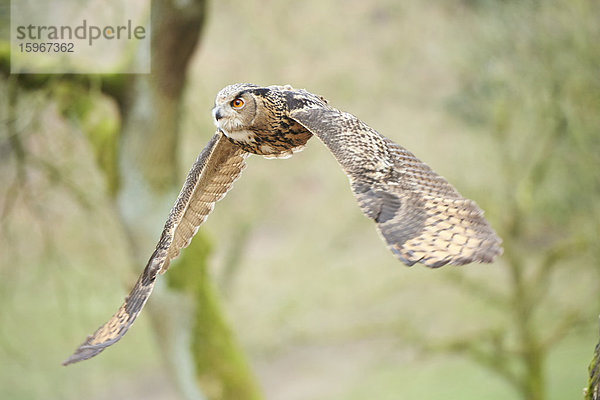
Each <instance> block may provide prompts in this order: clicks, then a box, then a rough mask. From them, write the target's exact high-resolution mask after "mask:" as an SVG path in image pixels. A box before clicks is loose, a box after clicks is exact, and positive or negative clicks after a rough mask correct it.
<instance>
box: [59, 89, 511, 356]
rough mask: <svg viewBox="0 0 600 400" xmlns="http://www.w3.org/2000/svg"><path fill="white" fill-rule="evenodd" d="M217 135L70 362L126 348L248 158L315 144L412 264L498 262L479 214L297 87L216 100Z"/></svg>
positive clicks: (230, 93) (395, 150)
mask: <svg viewBox="0 0 600 400" xmlns="http://www.w3.org/2000/svg"><path fill="white" fill-rule="evenodd" d="M213 117H214V120H215V125H216V126H217V133H216V134H215V135H214V136H213V138H212V139H211V140H210V142H209V143H208V145H207V146H206V147H205V148H204V150H203V151H202V153H200V155H199V156H198V160H196V162H195V163H194V165H193V166H192V168H191V170H190V172H189V174H188V176H187V178H186V181H185V184H184V186H183V188H182V189H181V193H180V194H179V197H178V198H177V201H176V202H175V205H174V206H173V209H172V210H171V213H170V214H169V218H168V219H167V222H166V224H165V228H164V230H163V233H162V235H161V238H160V241H159V242H158V245H157V246H156V250H155V251H154V253H153V254H152V256H151V257H150V260H149V261H148V264H147V265H146V268H145V269H144V271H143V272H142V275H141V276H140V278H139V279H138V281H137V282H136V284H135V286H134V287H133V289H132V291H131V293H130V294H129V296H127V298H126V299H125V303H124V304H123V305H122V306H121V308H119V310H118V311H117V312H116V313H115V314H114V315H113V317H112V318H111V319H110V320H109V321H108V322H107V323H106V324H104V325H103V326H101V327H100V328H99V329H98V330H97V331H96V332H95V333H94V334H93V335H91V336H89V337H88V338H87V339H86V341H85V342H84V343H83V344H82V345H81V346H80V347H79V348H78V349H77V350H76V351H75V353H74V354H73V355H72V356H71V357H70V358H69V359H67V360H66V361H65V362H64V364H65V365H66V364H70V363H74V362H77V361H81V360H85V359H88V358H90V357H93V356H95V355H96V354H98V353H100V352H101V351H102V350H104V349H105V348H106V347H108V346H110V345H112V344H113V343H115V342H116V341H118V340H119V339H120V338H121V337H122V336H123V335H124V334H125V332H126V331H127V330H128V329H129V327H130V326H131V324H132V323H133V321H134V320H135V318H136V317H137V315H138V314H139V312H140V310H141V309H142V307H143V306H144V304H145V303H146V301H147V299H148V297H149V296H150V293H151V292H152V288H153V286H154V282H155V279H156V277H157V275H158V273H163V272H165V271H166V269H167V268H168V266H169V262H170V261H171V260H172V259H173V258H175V257H177V255H178V254H179V251H180V250H181V248H183V247H185V246H187V245H188V244H189V242H190V240H191V238H192V236H193V235H194V234H195V233H196V231H197V229H198V226H199V225H200V224H202V222H204V220H205V219H206V217H207V216H208V214H209V213H210V212H211V211H212V208H213V206H214V203H215V202H216V201H217V200H219V199H220V198H222V197H223V196H224V195H225V193H226V192H227V191H228V190H229V189H230V188H231V186H232V184H233V181H234V180H235V179H237V178H238V177H239V175H240V173H241V171H242V169H243V168H244V166H245V162H244V159H245V158H246V156H247V155H248V154H251V153H252V154H259V155H263V156H265V157H277V158H285V157H289V156H291V155H292V154H293V153H294V152H296V151H299V150H301V149H302V148H303V147H304V145H305V144H306V142H307V140H308V139H310V137H311V136H312V135H315V136H316V137H317V138H319V139H320V140H321V141H322V142H323V143H324V144H325V146H327V148H328V149H329V150H330V151H331V152H332V153H333V155H334V156H335V158H336V160H337V161H338V162H339V164H340V165H341V166H342V168H343V170H344V171H345V172H346V174H347V175H348V178H349V179H350V185H351V188H352V192H353V193H354V196H355V197H356V199H357V201H358V204H359V206H360V209H361V210H362V211H363V213H364V214H365V215H366V216H367V217H369V218H371V219H373V220H374V221H375V223H376V226H377V229H378V231H379V233H380V235H381V237H382V238H383V239H384V241H385V242H386V243H387V245H388V247H389V248H390V249H391V250H392V252H393V253H394V254H395V255H396V256H397V257H398V258H399V259H400V260H401V261H402V262H404V263H405V264H407V265H413V264H415V263H422V264H424V265H426V266H429V267H440V266H442V265H445V264H455V265H461V264H466V263H470V262H491V261H493V260H494V258H495V257H496V256H497V255H499V254H501V253H502V248H501V247H500V243H501V241H500V239H499V238H498V237H497V236H496V234H495V232H494V231H493V229H492V228H491V227H490V226H489V224H488V223H487V221H486V220H485V219H484V218H483V212H482V211H481V210H480V209H479V208H478V207H477V205H476V204H475V203H474V202H473V201H471V200H468V199H465V198H463V197H462V196H461V195H460V194H459V193H458V192H457V191H456V190H455V189H454V188H453V187H452V186H451V185H450V184H449V183H448V182H447V181H446V180H445V179H444V178H442V177H441V176H439V175H437V174H436V173H435V172H433V170H431V168H429V167H428V166H427V165H426V164H424V163H423V162H421V161H419V160H418V159H417V158H416V157H415V156H414V155H413V154H412V153H410V152H409V151H408V150H406V149H404V148H403V147H401V146H399V145H397V144H396V143H394V142H392V141H390V140H389V139H387V138H385V137H384V136H382V135H380V134H379V133H378V132H377V131H375V130H374V129H372V128H370V127H369V126H367V125H366V124H365V123H364V122H362V121H360V120H359V119H358V118H356V117H355V116H353V115H351V114H348V113H345V112H342V111H339V110H337V109H335V108H333V107H331V106H329V105H328V104H327V101H325V99H323V98H322V97H320V96H316V95H314V94H311V93H309V92H307V91H305V90H296V89H293V88H292V87H290V86H269V87H260V86H256V85H252V84H235V85H231V86H227V87H226V88H224V89H223V90H221V91H220V92H219V93H218V94H217V97H216V99H215V107H214V108H213Z"/></svg>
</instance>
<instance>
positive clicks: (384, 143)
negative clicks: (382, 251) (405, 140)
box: [290, 98, 502, 267]
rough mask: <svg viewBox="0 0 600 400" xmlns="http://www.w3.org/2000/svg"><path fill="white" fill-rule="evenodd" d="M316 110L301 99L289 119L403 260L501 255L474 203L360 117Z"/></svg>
mask: <svg viewBox="0 0 600 400" xmlns="http://www.w3.org/2000/svg"><path fill="white" fill-rule="evenodd" d="M318 103H319V102H318V101H317V102H313V101H310V100H309V101H305V102H302V101H299V100H298V99H297V98H296V101H295V103H294V102H290V104H291V107H290V108H291V110H290V116H291V117H292V118H293V119H294V120H296V121H297V122H298V123H300V124H302V125H303V126H304V127H305V128H306V129H308V130H309V131H310V132H311V133H312V134H314V135H315V136H317V137H318V138H319V139H320V140H321V141H322V142H323V143H324V144H325V145H326V146H327V147H328V148H329V150H330V151H331V152H332V153H333V155H334V156H335V158H336V159H337V161H338V162H339V164H340V165H341V166H342V168H343V169H344V171H345V172H346V174H347V175H348V177H349V179H350V184H351V188H352V192H353V193H354V196H355V197H356V199H357V201H358V204H359V206H360V208H361V210H362V211H363V213H364V214H365V215H366V216H368V217H369V218H371V219H373V220H374V221H375V222H376V224H377V229H378V231H379V233H380V234H381V236H382V237H383V239H384V240H385V241H386V243H387V245H388V247H389V248H390V249H391V250H392V252H393V253H394V254H395V255H396V256H397V257H398V258H399V259H400V260H402V261H403V262H404V263H405V264H407V265H413V264H415V263H422V264H425V265H426V266H428V267H441V266H442V265H445V264H455V265H461V264H467V263H470V262H491V261H493V259H494V258H495V256H497V255H499V254H501V253H502V248H501V247H500V243H501V240H500V238H498V236H497V235H496V233H495V232H494V230H493V229H492V228H491V227H490V225H489V224H488V222H487V221H486V220H485V218H484V217H483V211H481V209H479V207H477V205H476V204H475V203H474V202H473V201H471V200H468V199H465V198H463V197H462V196H461V195H460V194H459V193H458V192H457V191H456V189H454V188H453V187H452V185H450V184H449V183H448V182H447V181H446V180H445V179H444V178H442V177H441V176H439V175H438V174H436V173H435V172H433V170H432V169H431V168H429V167H428V166H427V165H426V164H424V163H423V162H421V161H420V160H418V159H417V158H416V157H415V156H414V155H413V154H412V153H410V152H409V151H408V150H406V149H404V148H403V147H401V146H399V145H397V144H396V143H394V142H392V141H391V140H389V139H387V138H386V137H384V136H382V135H381V134H379V133H378V132H377V131H375V130H374V129H372V128H370V127H369V126H367V125H366V124H365V123H364V122H362V121H361V120H359V119H358V118H356V117H355V116H353V115H351V114H348V113H345V112H342V111H339V110H336V109H334V108H331V107H328V106H326V105H322V104H318ZM294 105H297V107H296V108H294Z"/></svg>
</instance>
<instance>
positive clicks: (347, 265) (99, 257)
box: [0, 0, 598, 400]
mask: <svg viewBox="0 0 600 400" xmlns="http://www.w3.org/2000/svg"><path fill="white" fill-rule="evenodd" d="M210 8H211V10H210V16H209V20H208V25H207V27H206V30H205V32H204V38H203V43H202V45H201V48H200V50H199V52H198V53H197V55H196V59H195V63H194V66H193V71H192V75H191V77H190V82H189V87H188V91H187V102H186V106H185V107H186V111H185V113H184V115H183V127H184V132H185V136H184V141H183V143H182V146H181V164H182V165H183V166H185V168H187V166H188V165H191V162H192V160H193V159H194V158H195V157H196V155H197V153H198V152H199V151H200V149H201V148H202V147H203V146H204V144H205V143H206V141H207V140H208V138H209V137H210V135H211V134H212V132H213V129H214V128H213V126H212V122H211V120H210V118H211V117H210V112H209V110H210V108H211V106H212V101H213V98H214V95H215V93H216V92H217V91H218V90H219V89H220V88H222V87H223V86H225V85H227V84H230V83H234V82H240V81H247V82H254V83H258V84H265V85H269V84H284V83H289V84H292V85H293V86H297V87H305V88H306V89H308V90H310V91H314V92H317V93H319V94H322V95H323V96H325V97H326V98H328V99H329V100H330V102H331V103H332V104H333V105H334V106H336V107H338V108H340V109H343V110H345V111H348V112H351V113H354V114H356V115H357V116H359V117H360V118H361V119H363V120H364V121H365V122H367V123H368V124H369V125H371V126H372V127H374V128H375V129H377V130H378V131H380V132H381V133H383V134H384V135H386V136H387V137H389V138H390V139H392V140H394V141H396V142H398V143H400V144H402V145H403V146H405V147H407V148H408V149H410V150H411V151H413V152H414V153H415V154H416V155H417V156H419V157H420V158H421V159H422V160H424V161H426V162H427V163H429V164H430V165H431V166H432V167H433V168H434V169H435V170H436V171H437V172H439V173H440V174H441V175H443V176H445V177H446V178H448V179H449V180H450V181H451V182H452V183H453V184H455V186H456V187H457V188H458V189H459V191H460V192H461V193H463V194H464V195H465V196H467V197H470V198H473V199H475V200H476V201H477V202H478V203H479V204H480V205H481V206H482V207H483V208H484V209H485V210H486V215H487V216H488V217H489V218H490V220H491V221H492V225H494V224H495V223H497V222H498V221H499V220H500V219H501V216H502V213H503V210H502V208H501V205H500V206H498V205H496V207H492V206H491V205H492V204H494V198H493V193H494V192H493V189H494V187H496V186H498V185H502V184H504V183H503V182H501V181H500V178H499V171H498V169H497V168H498V167H497V163H496V162H497V161H498V156H497V155H496V152H495V147H494V142H493V141H492V139H491V138H490V129H486V127H485V126H484V127H481V126H471V125H466V124H465V123H464V122H462V121H461V120H460V119H458V118H456V116H454V115H452V113H450V112H449V111H448V107H447V105H448V101H449V98H450V97H451V96H452V95H453V94H455V92H456V91H457V90H458V87H459V81H458V75H459V65H460V63H459V62H458V61H459V60H457V57H459V55H464V54H465V53H464V47H463V46H465V45H466V44H467V43H465V42H466V41H468V40H475V38H472V37H470V36H469V30H470V29H476V28H477V29H479V28H480V27H479V25H477V24H479V23H481V22H480V21H479V22H477V23H476V22H475V21H474V20H473V17H472V15H471V13H470V12H469V11H468V9H467V8H466V6H465V5H464V3H463V2H460V1H449V2H428V3H427V4H425V3H423V2H418V1H405V2H396V1H391V0H390V1H378V2H376V3H375V4H373V3H369V2H360V1H349V2H346V1H332V2H322V1H317V0H308V1H303V2H289V3H288V2H279V1H275V0H271V1H263V2H258V1H246V2H237V1H232V0H224V1H215V2H213V3H212V4H211V7H210ZM506 29H510V27H507V28H506ZM469 43H471V44H472V42H469ZM23 102H24V103H23V104H22V105H21V107H22V108H21V110H22V115H21V118H20V123H21V122H22V123H23V124H24V125H23V129H25V128H31V127H30V126H27V124H26V123H27V121H28V120H29V118H32V117H28V114H27V107H28V105H29V106H31V104H36V109H37V110H41V111H43V112H44V118H43V119H42V122H38V123H39V126H35V127H33V128H34V129H32V130H33V131H35V132H36V133H35V135H31V136H30V140H31V141H32V143H33V146H34V147H35V148H36V149H38V150H39V151H42V150H47V151H52V152H54V153H55V154H57V158H60V159H61V165H62V168H63V169H64V170H65V171H69V175H68V176H69V179H70V180H72V181H73V182H74V183H75V184H76V185H78V186H80V187H82V188H85V193H86V196H88V197H89V199H90V203H91V204H90V207H89V208H87V209H86V208H82V207H81V206H80V205H78V204H77V203H75V202H74V201H73V200H72V197H71V196H68V195H66V194H65V193H64V190H55V189H54V187H59V188H60V187H61V186H60V185H56V186H52V185H48V184H45V183H44V182H45V178H44V177H43V176H37V175H35V174H34V175H32V176H31V184H30V185H29V189H31V190H32V192H31V194H32V195H34V196H37V197H36V199H38V200H39V199H42V200H43V203H44V206H43V207H41V209H40V213H39V214H36V213H34V212H32V211H31V208H30V207H28V205H27V204H26V203H25V201H24V200H23V199H22V198H20V199H19V201H17V206H16V207H15V209H14V211H13V213H12V214H11V217H10V219H8V220H6V221H3V222H2V223H3V232H2V235H3V236H2V237H3V239H2V241H1V242H0V262H1V264H2V266H1V269H0V271H1V272H2V279H1V282H0V290H1V291H2V304H1V305H0V358H1V359H2V360H3V362H2V363H0V398H10V399H34V398H46V399H53V398H56V399H59V398H60V399H75V398H90V399H93V398H95V399H106V398H132V399H133V398H145V399H150V398H161V399H171V398H172V399H175V398H177V394H176V391H175V389H174V388H173V385H172V384H171V383H170V381H169V379H168V371H165V370H164V369H162V368H161V366H160V364H159V359H158V353H157V352H156V351H154V349H153V348H154V347H155V346H157V345H159V344H158V343H155V342H154V338H153V337H152V335H151V333H150V332H151V330H150V326H149V323H148V321H146V320H145V319H144V316H143V315H142V316H141V317H140V320H139V322H137V323H136V325H135V327H134V328H133V329H132V330H131V332H130V333H129V334H128V335H127V336H126V337H125V338H124V339H123V340H122V341H121V342H120V343H119V344H117V345H116V346H115V347H114V348H111V349H109V350H108V351H106V352H105V353H104V354H102V355H101V356H100V357H99V358H97V359H94V360H92V361H89V362H86V363H84V364H81V365H77V366H74V367H69V368H63V367H61V366H60V361H61V360H62V359H63V358H65V357H66V356H67V355H68V354H69V353H70V351H72V350H73V349H74V348H75V346H76V345H77V344H79V342H80V341H81V340H82V339H83V338H84V336H85V334H88V333H90V332H91V330H92V329H94V328H95V327H96V326H97V325H99V324H100V323H101V322H103V321H104V320H105V319H106V317H108V316H109V315H110V314H111V313H112V312H113V311H114V309H115V308H116V307H117V306H118V305H119V304H120V301H121V300H122V296H124V295H125V293H126V288H127V287H129V286H130V285H131V284H132V283H133V281H134V279H135V277H134V276H132V277H131V279H130V280H128V281H127V282H122V281H120V279H119V278H118V277H117V276H118V275H117V273H116V271H117V270H119V269H122V268H128V266H125V265H124V264H125V263H126V259H127V251H128V249H127V248H124V245H123V244H122V243H123V241H122V239H123V238H122V237H119V232H120V230H119V227H118V226H117V225H116V219H115V218H114V216H113V215H112V214H111V211H110V210H111V208H110V205H109V204H106V202H105V201H104V200H103V197H102V192H103V184H102V182H101V180H100V178H99V174H98V173H97V172H95V171H94V167H93V163H92V161H91V152H90V149H89V148H88V147H87V146H86V143H85V139H84V138H82V137H80V136H79V135H80V133H79V132H77V131H76V130H75V129H74V128H73V127H71V126H70V125H69V124H68V122H65V121H64V120H61V119H60V118H58V117H56V112H55V110H53V108H52V107H53V105H52V99H45V98H43V96H41V97H32V98H28V99H23ZM58 155H59V156H58ZM0 173H3V174H4V175H1V176H0V179H1V181H2V182H7V183H8V182H10V180H11V179H12V177H11V176H10V174H8V173H6V171H0ZM183 174H184V171H182V176H183ZM4 186H6V185H4ZM167 212H168V210H165V216H166V214H167ZM44 227H45V228H44ZM205 227H206V228H205V230H206V232H207V233H208V235H209V236H210V237H211V238H212V240H213V242H214V248H215V254H214V260H213V270H212V273H213V276H214V278H215V280H217V281H218V282H221V288H222V295H223V299H224V302H225V305H226V311H227V313H228V318H229V320H230V321H231V323H232V326H233V329H234V331H235V332H236V333H237V336H238V338H239V340H240V341H241V342H242V344H243V346H244V348H245V349H246V350H247V352H248V353H249V356H250V360H251V363H252V364H253V366H254V368H255V370H256V373H257V376H258V378H259V379H260V382H261V384H262V386H263V388H264V391H265V394H266V397H267V398H268V399H274V400H277V399H286V400H340V399H364V398H373V399H382V400H385V399H398V398H418V399H434V398H436V399H437V398H440V397H441V396H443V397H444V398H448V399H453V398H456V399H470V398H486V399H501V398H502V399H505V398H515V397H516V394H515V392H514V391H512V389H511V388H510V387H509V386H508V385H507V384H506V383H505V382H504V381H503V380H501V379H500V378H498V377H497V376H496V375H493V374H492V373H490V372H489V371H487V370H485V369H482V368H481V367H480V366H477V365H475V364H473V363H472V362H470V361H467V360H465V359H463V358H461V357H457V356H449V355H447V354H429V355H423V354H421V353H418V352H416V351H415V346H414V344H413V343H411V341H410V340H409V339H407V337H409V336H410V335H412V334H415V332H416V334H418V335H420V336H422V337H427V338H431V340H440V341H442V340H445V339H447V338H449V337H455V336H461V335H463V336H468V335H471V334H472V333H473V332H476V331H478V330H479V329H481V328H482V327H484V326H489V325H497V326H502V325H503V324H506V323H508V322H507V318H506V316H503V315H501V314H499V313H497V312H494V311H493V310H490V309H489V308H488V305H487V303H485V302H483V301H481V300H480V299H478V298H477V297H473V296H470V295H468V294H466V293H464V292H462V291H461V290H459V289H458V288H457V287H456V286H454V285H452V284H451V281H452V277H453V276H456V275H457V274H462V275H465V276H469V277H472V278H474V279H476V280H480V281H481V282H485V283H487V284H490V283H491V284H494V285H496V286H497V288H498V289H499V290H500V291H502V290H506V289H504V288H505V283H506V280H507V276H506V272H505V269H504V264H503V262H502V260H500V261H499V262H497V263H495V264H493V265H471V266H466V267H461V268H453V267H445V268H443V269H441V270H435V271H432V270H427V269H425V268H423V267H420V266H415V267H413V268H411V269H408V268H405V267H404V266H403V265H401V264H400V263H399V262H398V261H397V260H395V259H394V257H393V256H392V255H391V254H390V253H389V252H388V250H387V249H386V248H385V246H384V245H383V243H382V242H381V241H380V239H379V238H378V237H377V234H376V233H375V228H374V226H373V225H372V224H371V223H370V221H368V220H367V219H366V218H365V217H363V216H362V215H361V213H360V211H359V210H358V207H357V206H356V204H355V201H354V199H353V198H352V195H351V193H350V190H349V187H348V183H347V179H346V178H345V176H344V174H343V173H342V172H341V170H340V169H339V167H338V166H337V164H336V163H335V160H334V159H333V157H332V156H331V155H330V154H329V153H328V152H327V151H326V150H325V149H324V148H323V146H321V145H320V143H318V141H317V140H315V139H313V140H311V141H310V142H309V145H308V146H307V148H306V150H305V151H304V152H302V153H300V154H298V155H296V156H294V157H293V158H291V159H289V160H265V159H262V158H259V157H252V158H251V159H250V160H249V166H248V168H247V170H246V171H245V172H244V176H243V178H242V179H241V180H239V181H238V182H236V185H235V188H234V190H233V191H232V192H231V193H230V194H229V195H228V196H227V198H226V199H224V200H223V201H222V202H221V203H219V204H218V205H217V207H216V209H215V211H214V213H213V214H212V215H211V216H210V218H209V220H208V221H207V223H206V225H205ZM44 229H46V230H47V231H48V232H46V234H44ZM240 232H241V234H240ZM244 232H247V234H244ZM158 233H159V227H157V230H156V235H157V236H158ZM48 235H49V236H50V237H51V238H52V240H51V241H49V243H46V242H44V238H45V237H48ZM236 249H237V250H236ZM48 250H49V253H48ZM148 250H149V253H148V254H150V251H151V249H150V248H149V249H148ZM233 251H240V258H239V262H234V263H233V264H231V265H228V264H227V263H228V260H229V258H228V257H229V256H230V254H231V253H232V252H233ZM532 253H533V257H535V246H532ZM48 254H49V255H48ZM228 267H232V268H234V272H233V273H232V274H231V276H230V278H227V275H226V268H228ZM141 268H142V266H140V269H141ZM573 270H574V271H577V272H578V273H577V274H569V273H565V274H563V275H561V276H559V277H558V278H557V279H559V282H558V283H560V285H558V284H557V285H556V288H555V289H554V290H555V293H556V296H557V302H558V303H567V304H573V305H574V306H578V307H581V308H582V309H584V310H586V312H587V313H588V314H589V316H590V321H591V322H590V324H589V329H587V333H583V334H576V333H574V334H572V335H570V336H569V337H568V339H567V340H566V341H564V342H562V343H561V344H559V345H558V346H557V347H556V348H555V350H554V351H553V352H552V353H551V354H550V358H549V360H548V367H547V371H548V380H547V386H548V389H549V390H548V393H549V397H548V398H549V399H563V398H578V396H580V395H581V389H582V388H583V387H584V386H585V376H586V368H587V364H588V362H589V359H590V358H591V355H592V350H593V346H594V343H595V340H596V338H595V337H594V336H595V334H596V332H597V330H596V328H595V326H594V323H595V321H596V314H597V312H598V301H597V300H598V299H597V294H594V293H596V292H595V290H596V286H595V285H594V284H593V282H592V281H591V278H592V277H593V276H594V275H592V274H591V273H590V272H589V271H588V270H587V269H585V268H583V267H577V266H574V267H573ZM227 279H229V280H227ZM224 282H225V283H224ZM590 299H593V301H590ZM151 301H152V300H151ZM546 317H547V318H548V319H550V320H551V319H552V317H553V315H552V314H550V315H547V316H546ZM542 323H543V321H542ZM541 329H543V326H542V327H541Z"/></svg>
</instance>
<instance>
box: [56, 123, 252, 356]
mask: <svg viewBox="0 0 600 400" xmlns="http://www.w3.org/2000/svg"><path fill="white" fill-rule="evenodd" d="M247 155H248V153H246V152H245V151H243V150H241V149H240V148H239V147H238V146H236V145H234V144H232V143H231V142H230V141H229V140H227V138H226V137H225V136H224V135H223V133H221V132H219V131H218V132H217V133H216V134H215V135H214V136H213V137H212V138H211V140H210V142H209V143H208V145H206V147H205V148H204V150H202V152H201V153H200V155H199V156H198V159H197V160H196V162H195V163H194V165H193V166H192V168H191V169H190V172H189V173H188V175H187V178H186V179H185V183H184V185H183V188H182V189H181V192H180V193H179V196H178V197H177V200H176V201H175V204H174V205H173V208H172V209H171V212H170V214H169V218H168V219H167V222H166V223H165V227H164V230H163V232H162V234H161V236H160V240H159V242H158V244H157V245H156V249H155V250H154V253H152V256H151V257H150V260H148V264H146V268H144V271H143V272H142V274H141V275H140V277H139V278H138V280H137V282H136V283H135V285H134V287H133V289H132V290H131V292H130V293H129V295H128V296H127V298H125V302H124V303H123V305H122V306H121V307H120V308H119V309H118V310H117V312H116V313H115V314H114V315H113V316H112V317H111V318H110V320H108V322H106V323H105V324H104V325H102V326H101V327H100V328H98V330H97V331H96V332H94V334H93V335H91V336H88V338H87V339H86V340H85V342H83V343H82V344H81V346H79V347H78V348H77V350H75V353H73V355H71V356H70V357H69V358H68V359H67V360H65V361H64V362H63V365H68V364H72V363H75V362H78V361H83V360H87V359H88V358H91V357H94V356H95V355H96V354H98V353H100V352H101V351H102V350H104V349H105V348H107V347H108V346H110V345H112V344H114V343H115V342H117V341H118V340H119V339H121V337H123V335H124V334H125V333H126V332H127V330H128V329H129V327H130V326H131V324H133V321H135V318H136V317H137V316H138V314H139V313H140V311H141V309H142V307H144V304H146V301H147V300H148V297H149V296H150V294H151V293H152V289H153V287H154V282H155V280H156V277H157V275H158V274H159V273H164V272H165V271H166V270H167V268H168V267H169V262H170V261H171V260H172V259H174V258H175V257H177V256H178V255H179V252H180V250H181V249H182V248H183V247H186V246H187V245H188V244H189V243H190V241H191V239H192V237H193V236H194V234H195V233H196V232H197V231H198V227H199V226H200V224H202V223H203V222H204V220H206V217H207V216H208V214H209V213H210V212H211V211H212V209H213V207H214V204H215V202H216V201H217V200H220V199H221V198H223V196H225V194H226V193H227V192H228V191H229V189H231V186H232V184H233V182H234V181H235V180H236V179H237V178H238V177H239V176H240V174H241V172H242V170H243V169H244V167H245V165H246V163H245V159H246V157H247Z"/></svg>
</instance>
